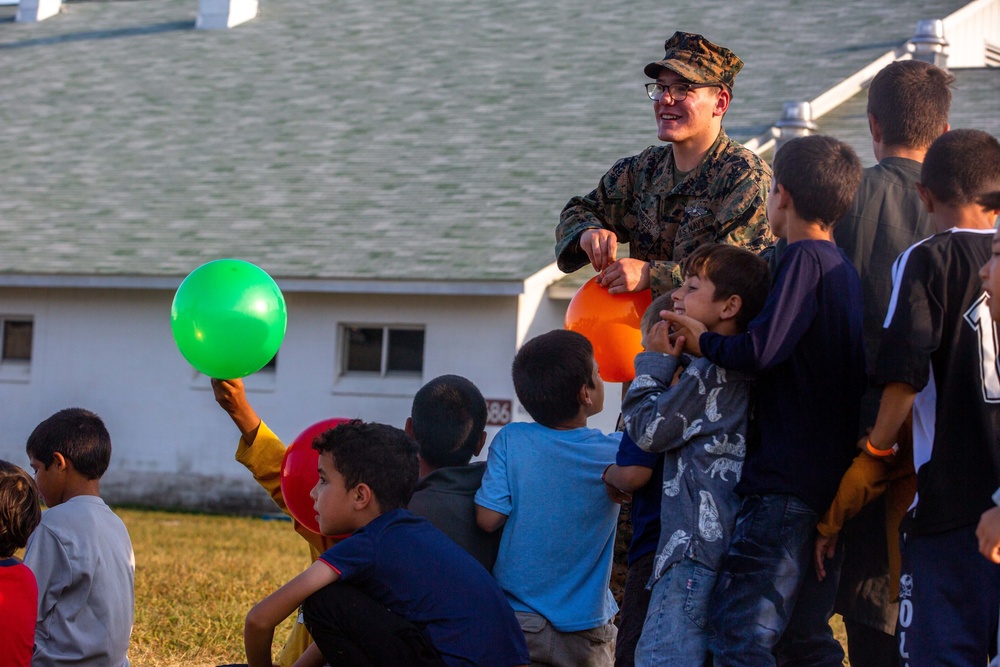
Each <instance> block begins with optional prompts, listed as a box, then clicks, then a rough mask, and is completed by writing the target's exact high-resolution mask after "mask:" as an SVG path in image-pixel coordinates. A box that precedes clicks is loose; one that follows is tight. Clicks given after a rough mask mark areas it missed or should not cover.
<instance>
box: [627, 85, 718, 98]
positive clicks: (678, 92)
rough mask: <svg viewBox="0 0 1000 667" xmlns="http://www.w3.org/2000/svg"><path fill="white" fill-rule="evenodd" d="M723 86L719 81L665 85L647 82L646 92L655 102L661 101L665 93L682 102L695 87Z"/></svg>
mask: <svg viewBox="0 0 1000 667" xmlns="http://www.w3.org/2000/svg"><path fill="white" fill-rule="evenodd" d="M716 87H719V88H721V87H722V84H719V83H671V84H667V85H664V84H662V83H647V84H646V94H647V95H649V99H651V100H653V101H654V102H659V101H660V100H661V99H663V96H664V95H669V96H670V99H671V100H673V101H674V102H680V101H682V100H684V99H685V98H686V97H687V96H688V93H689V92H691V91H692V90H693V89H695V88H716Z"/></svg>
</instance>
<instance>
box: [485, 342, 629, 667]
mask: <svg viewBox="0 0 1000 667" xmlns="http://www.w3.org/2000/svg"><path fill="white" fill-rule="evenodd" d="M512 375H513V379H514V390H515V391H516V393H517V397H518V400H520V401H521V404H522V405H524V407H525V408H526V409H527V411H528V414H530V415H531V417H532V418H533V419H534V420H535V423H522V422H517V423H512V424H508V425H507V426H504V427H503V429H501V430H500V432H499V433H498V434H497V435H496V437H495V438H494V439H493V442H492V444H491V445H490V451H489V456H488V458H487V462H486V474H485V475H484V476H483V485H482V487H481V488H480V489H479V492H478V493H477V494H476V505H478V507H477V508H476V518H477V521H478V522H479V526H480V527H481V528H483V529H484V530H487V531H493V530H498V529H499V528H501V527H503V536H502V538H501V542H500V552H499V554H498V556H497V561H496V564H495V565H494V566H493V574H494V576H495V577H496V579H497V582H498V583H499V584H500V587H501V588H502V589H503V590H504V592H505V593H506V594H507V599H508V600H509V601H510V603H511V606H513V607H514V611H515V612H516V614H517V618H518V621H519V622H520V624H521V628H522V629H523V630H524V632H525V638H526V639H527V642H528V649H529V652H530V654H531V660H532V662H533V663H543V664H549V665H566V666H571V667H581V666H586V665H611V664H612V662H613V661H614V644H615V635H616V632H617V630H616V629H615V626H614V624H613V623H612V620H613V619H614V616H615V613H616V612H617V611H618V606H617V605H616V604H615V601H614V598H613V597H612V595H611V591H610V590H609V589H608V582H609V580H610V578H611V558H612V554H613V551H614V537H615V528H616V526H617V519H618V505H617V504H615V503H613V502H612V501H611V500H610V499H609V498H608V496H607V494H606V493H605V491H604V485H603V484H602V483H601V474H602V473H603V471H604V469H605V468H606V467H607V466H608V464H610V463H613V462H614V460H615V453H616V451H617V450H618V444H619V441H620V435H619V434H614V435H605V434H604V433H601V432H600V431H598V430H595V429H590V428H587V419H588V417H591V416H593V415H596V414H597V413H599V412H600V411H601V410H602V409H603V408H604V382H603V381H602V380H601V376H600V375H599V374H598V368H597V361H596V360H595V359H594V348H593V347H592V346H591V344H590V342H589V341H588V340H587V339H586V338H585V337H583V336H582V335H580V334H579V333H576V332H574V331H563V330H556V331H550V332H548V333H546V334H542V335H540V336H537V337H535V338H533V339H531V340H529V341H528V342H527V343H525V344H524V345H523V346H522V347H521V349H520V350H518V352H517V355H516V356H515V357H514V363H513V368H512Z"/></svg>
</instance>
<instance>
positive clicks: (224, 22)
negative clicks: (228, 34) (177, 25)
mask: <svg viewBox="0 0 1000 667" xmlns="http://www.w3.org/2000/svg"><path fill="white" fill-rule="evenodd" d="M256 16H257V0H198V19H197V20H196V21H195V24H194V27H195V28H199V29H201V30H225V29H226V28H232V27H233V26H236V25H239V24H241V23H245V22H246V21H249V20H250V19H252V18H254V17H256Z"/></svg>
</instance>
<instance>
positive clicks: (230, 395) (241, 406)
mask: <svg viewBox="0 0 1000 667" xmlns="http://www.w3.org/2000/svg"><path fill="white" fill-rule="evenodd" d="M212 391H213V392H214V393H215V401H216V402H217V403H218V404H219V406H220V407H222V409H223V410H225V411H226V414H228V415H229V417H230V418H231V419H232V420H233V423H234V424H236V428H238V429H239V430H240V433H241V434H242V435H243V438H244V439H245V440H246V441H247V444H252V443H253V441H254V440H255V439H256V437H257V428H258V427H259V426H260V417H258V416H257V413H256V412H255V411H254V409H253V408H252V407H251V406H250V402H249V401H247V393H246V389H244V387H243V380H239V379H237V380H216V379H214V378H213V379H212Z"/></svg>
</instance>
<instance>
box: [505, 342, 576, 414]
mask: <svg viewBox="0 0 1000 667" xmlns="http://www.w3.org/2000/svg"><path fill="white" fill-rule="evenodd" d="M593 372H594V347H593V346H592V345H591V344H590V341H589V340H587V339H586V338H585V337H584V336H583V335H582V334H579V333H577V332H575V331H566V330H564V329H556V330H554V331H550V332H548V333H544V334H542V335H540V336H536V337H534V338H532V339H531V340H529V341H528V342H527V343H525V344H524V345H522V346H521V349H520V350H518V351H517V354H516V355H515V356H514V363H513V365H512V366H511V375H512V376H513V379H514V391H515V392H516V393H517V399H518V400H519V401H521V405H523V406H524V408H525V409H526V410H527V411H528V414H529V415H531V418H532V419H534V420H535V421H536V422H538V423H539V424H542V425H543V426H548V427H550V428H554V427H556V426H559V425H561V424H563V423H565V422H567V421H569V420H571V419H573V418H574V417H575V416H576V415H577V414H579V412H580V398H579V396H580V389H581V388H582V387H584V386H587V387H593V386H594V379H593Z"/></svg>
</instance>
